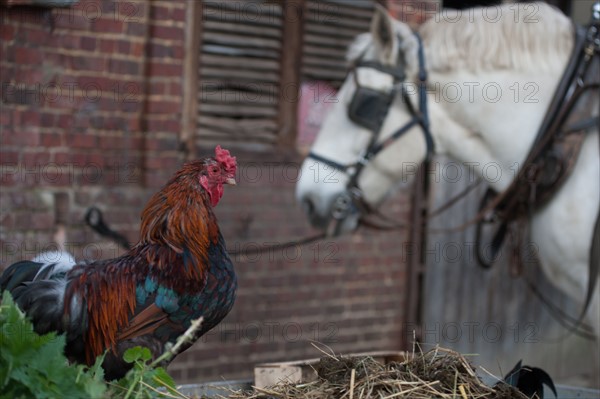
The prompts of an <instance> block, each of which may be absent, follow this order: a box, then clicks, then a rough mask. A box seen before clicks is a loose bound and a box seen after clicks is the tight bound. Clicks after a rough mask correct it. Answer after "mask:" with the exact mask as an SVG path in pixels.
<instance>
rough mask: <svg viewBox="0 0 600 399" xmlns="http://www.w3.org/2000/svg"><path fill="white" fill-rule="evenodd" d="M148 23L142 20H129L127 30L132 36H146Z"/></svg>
mask: <svg viewBox="0 0 600 399" xmlns="http://www.w3.org/2000/svg"><path fill="white" fill-rule="evenodd" d="M147 29H148V27H147V25H146V24H143V23H140V22H127V27H126V32H127V34H128V35H131V36H142V37H143V36H146V30H147Z"/></svg>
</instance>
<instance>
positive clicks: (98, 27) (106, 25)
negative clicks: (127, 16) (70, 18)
mask: <svg viewBox="0 0 600 399" xmlns="http://www.w3.org/2000/svg"><path fill="white" fill-rule="evenodd" d="M123 26H124V24H123V22H122V21H119V20H114V19H108V18H98V19H96V20H94V21H93V22H92V30H93V31H94V32H102V33H120V32H123Z"/></svg>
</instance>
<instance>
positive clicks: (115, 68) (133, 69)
mask: <svg viewBox="0 0 600 399" xmlns="http://www.w3.org/2000/svg"><path fill="white" fill-rule="evenodd" d="M108 70H109V71H110V72H112V73H118V74H124V75H138V74H139V73H140V70H141V67H140V63H139V62H137V61H125V60H116V59H111V60H109V61H108Z"/></svg>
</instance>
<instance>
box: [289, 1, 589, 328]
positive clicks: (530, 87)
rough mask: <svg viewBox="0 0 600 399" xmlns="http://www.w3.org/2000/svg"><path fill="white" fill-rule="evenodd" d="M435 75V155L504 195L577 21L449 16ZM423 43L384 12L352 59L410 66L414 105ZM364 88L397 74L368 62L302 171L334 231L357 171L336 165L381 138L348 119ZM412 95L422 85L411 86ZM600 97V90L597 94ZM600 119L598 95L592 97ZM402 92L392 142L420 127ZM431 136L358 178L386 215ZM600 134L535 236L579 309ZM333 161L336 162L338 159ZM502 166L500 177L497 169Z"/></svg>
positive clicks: (538, 219)
mask: <svg viewBox="0 0 600 399" xmlns="http://www.w3.org/2000/svg"><path fill="white" fill-rule="evenodd" d="M418 33H419V34H420V36H421V37H422V43H423V49H424V55H425V66H426V70H427V73H428V80H427V82H428V89H427V95H426V97H427V103H428V106H429V113H430V122H431V123H430V127H431V137H432V139H433V144H434V148H435V153H436V154H445V155H448V156H450V157H452V158H455V159H456V160H458V161H460V162H463V163H465V164H467V165H469V168H472V169H474V170H475V171H476V172H477V173H478V174H479V175H480V176H481V177H482V178H483V179H484V180H488V183H489V184H490V185H491V187H493V188H494V189H496V190H497V191H498V192H501V191H502V190H504V189H506V188H507V187H508V186H509V185H510V184H511V182H512V180H513V177H514V176H515V170H514V169H515V165H519V164H522V163H523V161H524V159H525V157H526V156H527V153H528V151H529V149H530V147H531V145H532V143H533V141H534V138H535V137H536V134H537V131H538V128H539V127H540V125H541V123H542V120H543V118H544V115H545V113H546V110H547V108H548V106H549V104H550V102H551V100H552V97H553V94H554V91H555V89H556V87H557V85H558V82H559V81H560V78H561V76H562V73H563V70H564V68H565V66H566V65H567V63H568V61H569V58H570V55H571V51H572V49H573V46H574V41H575V38H574V37H575V35H574V29H573V25H572V23H571V21H570V20H569V19H568V18H566V17H565V16H564V15H563V14H562V13H560V11H558V10H556V9H554V8H553V7H551V6H548V5H547V4H545V3H535V4H534V5H533V8H532V5H531V4H529V5H519V6H516V5H515V4H511V5H505V6H502V7H496V8H492V9H481V8H480V9H473V10H470V11H469V12H463V13H462V14H461V12H460V11H458V12H448V11H444V12H443V13H440V14H438V15H437V16H435V17H432V18H431V19H429V20H428V21H427V22H425V23H424V24H423V25H422V26H420V27H419V29H418ZM418 47H419V44H418V39H417V37H416V36H415V35H414V33H413V32H412V31H411V29H410V28H409V27H408V26H407V25H406V24H404V23H401V22H399V21H397V20H395V19H393V18H391V17H390V16H389V15H388V14H387V13H386V12H385V10H383V9H379V8H378V9H377V10H376V12H375V15H374V17H373V21H372V25H371V32H370V33H365V34H363V35H361V36H359V37H358V38H357V40H356V41H355V43H354V44H353V45H352V46H351V48H350V51H349V58H350V60H355V59H357V58H360V57H362V60H363V61H364V60H367V61H369V60H371V61H373V62H375V63H378V64H382V65H385V66H389V67H392V68H393V67H398V66H401V67H402V68H403V69H404V71H405V73H406V79H405V83H404V84H405V86H406V87H407V92H409V94H412V95H409V96H408V97H409V98H410V101H411V102H412V103H413V107H414V108H415V109H416V108H418V96H417V95H416V94H415V90H414V87H416V85H417V82H418V81H419V79H418V76H417V75H418V69H419V61H418ZM357 82H358V84H359V85H360V87H367V88H372V89H375V90H380V91H382V92H386V91H387V92H389V91H390V90H391V85H392V82H393V78H392V77H391V76H390V74H389V73H385V72H382V71H381V70H377V69H375V68H372V67H361V66H360V64H359V65H358V66H357V67H356V68H355V69H354V72H353V73H350V74H349V77H348V78H347V79H346V81H345V82H344V84H343V86H342V88H341V90H340V91H339V93H338V103H337V104H335V105H334V107H333V109H332V111H331V112H330V114H329V115H328V117H327V118H326V120H325V121H324V123H323V126H322V128H321V131H320V133H319V135H318V137H317V139H316V141H315V143H314V145H313V147H312V149H311V154H313V156H311V157H308V158H307V159H306V160H305V161H304V163H303V166H302V170H301V172H302V175H301V179H300V180H299V182H298V184H297V192H296V196H297V199H298V201H300V202H301V203H302V204H303V205H304V207H305V209H306V211H307V213H308V217H309V219H310V221H311V223H312V224H313V225H314V226H316V227H320V228H326V226H328V225H329V224H330V222H331V214H332V207H333V206H334V203H335V202H336V200H337V199H338V198H340V196H341V195H342V194H343V193H344V192H345V191H346V188H347V184H348V180H349V176H350V174H351V173H346V172H342V171H340V170H337V169H336V168H335V165H351V164H355V163H356V162H357V160H359V159H360V158H361V157H362V156H363V155H364V151H365V149H366V148H367V146H368V145H369V141H370V140H371V138H372V137H373V132H372V131H371V130H369V129H367V128H365V127H363V126H361V125H360V124H357V123H355V121H353V120H352V119H351V118H350V117H349V113H348V108H349V106H350V102H351V101H352V98H353V96H354V94H355V92H356V89H357ZM411 88H412V89H411ZM596 96H597V94H596ZM587 101H592V102H594V104H593V107H594V108H593V109H595V110H596V111H595V112H596V115H597V112H598V107H599V105H598V102H599V100H598V98H597V97H593V96H590V98H588V99H587ZM408 108H409V107H408V106H407V103H406V101H405V100H403V97H402V96H399V95H398V96H396V97H395V98H394V99H393V102H392V103H391V106H390V109H389V112H388V113H387V116H385V119H384V120H383V123H382V125H381V129H380V134H379V136H378V138H377V140H378V141H379V142H384V141H385V140H386V139H387V138H389V137H390V136H391V135H392V134H393V132H394V131H396V130H397V129H398V128H399V127H400V126H404V125H405V124H406V123H407V122H408V121H409V120H410V119H411V113H410V112H409V110H408ZM426 148H427V147H426V141H425V140H424V135H423V130H422V129H421V127H420V126H418V125H416V126H413V127H412V128H410V129H409V130H408V131H407V132H406V133H405V134H404V135H402V136H401V137H400V138H399V139H397V140H396V141H394V142H393V143H392V144H391V145H389V146H388V147H386V148H385V149H384V150H383V151H381V152H380V153H378V154H377V155H376V156H375V157H374V158H372V159H371V160H370V161H369V162H368V163H366V165H365V167H364V169H363V170H362V172H361V173H360V175H359V177H358V181H357V185H358V187H359V188H360V189H361V191H362V193H363V196H364V197H363V199H364V201H365V202H366V203H367V204H369V205H371V206H372V207H374V208H377V207H378V206H379V205H380V204H381V203H382V201H383V200H384V199H385V198H386V195H387V194H388V193H389V192H390V190H391V189H392V188H393V187H394V186H395V185H397V183H398V182H399V181H402V180H404V179H405V178H406V175H407V172H413V171H414V169H413V168H412V167H409V166H411V165H418V164H420V163H421V162H422V161H423V159H424V158H425V156H426ZM598 148H599V143H598V129H597V127H594V128H592V129H591V131H588V132H587V133H586V135H585V139H584V142H583V146H582V149H581V152H580V154H579V157H578V159H577V161H576V163H575V165H574V167H573V170H572V173H571V175H570V176H569V177H568V179H567V180H566V181H565V183H564V184H563V185H562V187H561V188H560V189H559V190H558V191H557V192H556V193H555V194H554V196H553V197H552V199H551V200H550V201H549V202H548V203H547V204H546V205H544V206H543V207H542V208H540V209H538V210H537V211H536V212H535V214H534V215H533V218H532V220H531V225H530V234H531V239H532V240H533V242H535V243H536V244H537V246H538V255H539V260H540V263H541V267H542V270H543V271H544V273H545V274H546V275H547V277H548V278H549V280H550V281H551V282H552V283H553V284H555V286H556V287H558V288H559V289H560V290H562V291H564V292H565V293H566V294H567V295H568V296H570V297H571V298H573V299H574V300H575V301H577V302H578V303H581V304H582V303H583V301H584V296H585V293H586V290H587V284H588V262H589V258H590V248H591V237H592V233H593V229H594V223H595V221H596V217H597V215H598V206H599V202H600V187H599V186H600V170H599V169H600V168H599V155H598ZM327 160H329V161H331V162H327ZM489 165H495V167H496V168H497V167H500V168H501V169H500V171H501V174H500V176H498V175H497V173H494V174H493V176H489V175H490V173H486V172H487V170H486V168H487V167H488V166H489ZM359 216H360V215H359V214H358V213H357V212H348V213H347V214H344V215H342V220H341V221H339V225H338V232H339V233H348V232H351V231H353V230H354V229H356V227H357V222H358V219H359ZM586 321H587V322H588V323H589V324H590V325H591V326H592V328H593V329H594V331H595V333H596V336H598V332H599V330H600V297H599V290H598V284H596V289H595V291H594V293H593V299H592V302H591V304H590V306H589V309H588V312H587V320H586Z"/></svg>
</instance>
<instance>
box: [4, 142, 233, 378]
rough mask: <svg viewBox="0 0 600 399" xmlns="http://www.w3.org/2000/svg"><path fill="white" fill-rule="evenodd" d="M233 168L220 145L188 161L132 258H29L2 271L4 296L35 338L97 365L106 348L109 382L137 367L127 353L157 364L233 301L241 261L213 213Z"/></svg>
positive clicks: (148, 213) (144, 222)
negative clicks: (49, 339)
mask: <svg viewBox="0 0 600 399" xmlns="http://www.w3.org/2000/svg"><path fill="white" fill-rule="evenodd" d="M235 172H236V159H235V157H232V156H231V155H230V153H229V151H227V150H224V149H221V147H219V146H217V148H216V150H215V157H214V158H206V159H203V160H198V161H193V162H189V163H187V164H185V165H184V166H183V167H182V168H181V170H179V171H178V172H177V173H175V175H174V176H173V177H172V178H171V179H170V180H169V181H168V182H167V184H166V185H165V186H164V187H163V188H162V189H161V190H160V191H159V192H158V193H156V194H154V196H153V197H152V198H151V199H150V201H149V202H148V203H147V204H146V207H145V208H144V210H143V212H142V216H141V231H140V239H139V242H138V243H137V244H136V245H135V246H134V247H133V248H132V249H130V250H129V251H128V252H127V253H126V254H124V255H123V256H121V257H119V258H115V259H110V260H101V261H95V262H90V263H87V264H86V263H78V264H71V263H69V262H62V263H38V262H32V261H21V262H18V263H15V264H13V265H11V266H10V267H8V268H7V269H6V270H5V271H4V273H3V274H2V276H1V277H0V291H4V290H8V291H10V293H11V294H12V296H13V298H14V299H15V302H16V303H17V304H18V306H19V307H20V308H21V309H22V310H23V311H24V312H25V313H26V314H27V316H28V317H29V318H31V320H32V322H33V324H34V327H35V330H36V332H37V333H39V334H45V333H48V332H50V331H57V332H59V333H64V334H65V335H66V347H65V354H66V356H67V357H68V358H69V359H70V360H71V361H75V362H78V363H84V364H88V365H91V364H93V363H94V361H95V359H96V357H97V356H98V355H101V354H102V353H104V352H105V350H108V352H107V354H106V357H105V359H104V362H103V364H102V366H103V368H104V370H105V376H106V379H108V380H112V379H117V378H121V377H122V376H124V375H125V374H126V373H127V371H128V370H129V369H130V368H131V364H128V363H126V362H125V361H124V360H123V354H124V352H125V351H126V350H127V349H129V348H131V347H134V346H144V347H147V348H149V349H150V351H151V352H152V355H153V357H154V358H157V357H159V356H160V355H161V354H162V353H163V352H164V351H165V350H166V347H167V346H168V345H171V344H174V343H175V341H176V340H177V338H178V337H179V336H180V335H182V334H183V333H184V332H185V331H186V329H187V328H188V327H190V325H191V322H192V320H194V319H198V318H200V317H202V324H201V326H200V328H199V329H198V330H197V331H196V333H195V335H194V337H193V338H194V339H193V340H192V342H188V343H186V344H185V345H184V349H186V348H187V347H189V346H191V345H192V343H193V341H194V340H196V339H198V338H199V337H200V336H202V335H203V334H204V333H206V332H207V331H208V330H210V329H211V328H213V327H215V326H216V325H217V324H218V323H219V322H220V321H221V320H222V319H223V318H224V317H225V316H226V315H227V313H229V311H230V310H231V308H232V306H233V302H234V300H235V293H236V288H237V281H236V276H235V272H234V269H233V264H232V262H231V260H230V258H229V256H228V254H227V251H226V247H225V241H224V240H223V237H222V235H221V233H220V231H219V226H218V225H217V219H216V217H215V215H214V213H213V209H212V208H213V207H214V206H216V205H217V203H218V202H219V200H220V199H221V197H222V195H223V186H224V185H225V184H232V185H234V184H235V179H234V175H235ZM163 365H164V366H166V364H163Z"/></svg>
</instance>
